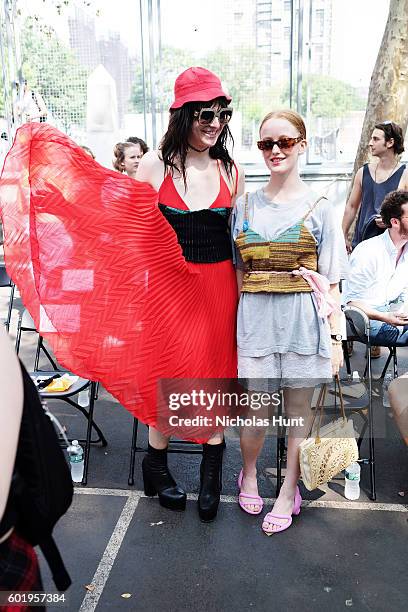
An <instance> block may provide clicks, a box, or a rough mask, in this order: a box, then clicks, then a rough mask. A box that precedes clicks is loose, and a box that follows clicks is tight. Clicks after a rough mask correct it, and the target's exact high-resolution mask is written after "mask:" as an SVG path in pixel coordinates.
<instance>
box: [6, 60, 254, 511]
mask: <svg viewBox="0 0 408 612" xmlns="http://www.w3.org/2000/svg"><path fill="white" fill-rule="evenodd" d="M174 89H175V99H174V102H173V104H172V106H171V109H170V122H169V127H168V130H167V132H166V134H165V135H164V137H163V140H162V142H161V145H160V149H159V151H158V152H151V153H148V154H147V155H145V156H144V157H143V159H142V162H141V164H140V166H139V171H138V175H137V179H138V180H134V179H131V178H129V177H127V176H125V175H122V174H119V173H117V172H115V171H113V170H108V169H107V168H104V167H102V166H100V165H99V164H98V163H97V162H96V161H94V160H93V159H92V158H91V157H90V156H89V155H87V154H86V153H85V152H84V151H83V150H82V149H81V148H80V147H79V146H78V145H76V144H75V143H74V142H73V141H72V140H71V139H70V138H69V137H68V136H66V135H65V134H62V133H61V132H59V131H58V130H57V129H55V128H54V127H52V126H50V125H48V124H46V123H29V124H25V125H24V126H22V127H21V128H20V129H19V130H18V131H17V134H16V139H15V142H14V144H13V147H12V148H11V150H10V152H9V154H8V156H7V159H6V161H5V165H4V169H3V173H2V177H1V180H0V203H1V209H2V210H1V212H2V221H3V228H4V252H5V261H6V265H7V270H8V273H9V275H10V276H11V278H12V279H13V281H14V282H15V283H16V284H17V286H18V287H19V290H20V292H21V295H22V299H23V301H24V305H25V306H26V307H27V308H28V310H29V312H30V314H31V316H32V317H33V320H34V322H35V325H36V328H37V329H38V331H39V332H40V333H41V335H42V336H43V337H44V339H45V340H46V341H47V342H48V343H49V344H50V345H51V347H52V349H53V351H54V353H55V355H56V357H57V359H58V361H59V363H61V365H63V366H64V367H66V368H67V369H68V370H71V371H72V372H74V373H75V374H77V375H80V376H83V377H85V378H88V379H91V380H95V381H100V382H101V383H102V384H103V386H104V387H105V388H106V389H107V390H108V391H109V392H110V393H111V394H112V395H113V396H114V397H115V398H116V399H118V401H119V402H120V403H121V404H122V405H123V406H124V407H125V408H127V409H128V410H129V411H130V412H131V413H132V414H133V415H134V416H135V417H136V418H138V419H140V420H141V421H142V422H143V423H146V424H148V425H149V427H150V429H149V439H150V445H149V450H148V454H147V457H146V458H145V460H144V462H143V477H144V486H145V491H146V493H147V494H148V495H155V494H158V495H159V500H160V503H161V504H162V505H163V506H165V507H167V508H170V509H174V510H183V509H184V508H185V504H186V494H185V492H184V491H183V489H181V488H180V487H178V486H177V485H176V483H175V481H174V479H173V478H172V476H171V474H170V472H169V470H168V468H167V450H166V449H167V443H168V440H169V437H170V436H171V435H176V436H177V437H178V438H184V439H186V440H193V441H196V442H200V443H204V446H203V449H204V452H203V461H202V465H201V472H200V473H201V487H200V496H199V513H200V517H201V518H202V520H212V519H213V518H215V516H216V513H217V510H218V504H219V497H220V489H221V461H222V449H223V443H222V442H223V441H222V433H219V431H220V430H221V429H222V428H221V427H218V428H216V427H212V426H211V424H208V423H206V422H205V421H202V422H199V423H198V422H196V421H195V422H194V423H190V424H189V423H188V422H187V421H185V422H184V423H183V424H180V423H174V422H173V421H171V418H170V417H171V416H173V415H174V416H177V411H175V410H174V398H175V395H174V393H173V394H172V401H173V406H172V407H170V405H169V401H166V397H167V399H169V397H170V395H169V389H170V390H171V391H174V392H175V393H176V392H177V393H178V395H180V387H181V384H182V381H181V379H184V380H185V379H187V382H186V384H185V388H186V389H187V390H188V391H191V392H192V391H195V390H196V389H197V388H199V383H198V382H197V386H194V384H193V382H192V381H194V380H195V381H197V379H221V378H235V377H236V372H237V364H236V337H235V320H236V308H237V297H238V292H237V285H236V277H235V273H234V268H233V264H232V254H231V250H232V249H231V243H230V237H229V216H230V212H231V207H232V205H233V202H234V198H235V196H236V195H237V192H238V194H239V193H240V192H242V191H243V180H244V179H243V174H242V172H241V171H239V170H238V169H237V167H236V166H235V164H234V162H233V160H232V159H231V157H230V154H229V153H228V150H227V143H228V140H229V138H230V132H229V129H228V121H229V119H230V117H231V113H232V109H231V107H230V106H229V103H230V101H231V98H230V96H229V95H228V94H227V93H226V92H225V90H224V89H223V87H222V85H221V82H220V80H219V78H218V77H217V76H216V75H215V74H213V73H212V72H210V71H209V70H205V69H204V68H189V69H188V70H186V71H184V72H183V73H182V74H181V75H180V76H179V77H178V78H177V80H176V83H175V88H174ZM178 381H180V382H178ZM201 384H203V380H201ZM208 384H209V385H210V384H211V381H209V383H208ZM213 384H214V383H213ZM166 391H167V395H166ZM177 393H176V395H177ZM183 410H185V411H186V414H185V415H184V416H192V415H196V416H197V417H200V416H206V415H209V416H211V412H208V411H207V410H206V408H205V407H203V406H201V407H200V406H197V405H196V404H195V405H191V406H189V407H187V408H186V407H185V402H183V405H182V406H181V408H180V410H179V411H178V413H179V414H181V413H182V411H183ZM190 420H191V419H190ZM198 421H199V419H198ZM197 423H198V424H197ZM207 443H208V444H207Z"/></svg>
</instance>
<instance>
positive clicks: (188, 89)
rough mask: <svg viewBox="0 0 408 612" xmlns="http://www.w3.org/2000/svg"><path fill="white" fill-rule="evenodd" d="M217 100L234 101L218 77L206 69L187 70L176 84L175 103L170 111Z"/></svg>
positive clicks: (180, 75) (178, 78)
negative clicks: (195, 103) (185, 105)
mask: <svg viewBox="0 0 408 612" xmlns="http://www.w3.org/2000/svg"><path fill="white" fill-rule="evenodd" d="M215 98H226V99H227V100H228V102H231V100H232V98H231V96H229V95H228V94H227V93H226V92H225V91H224V90H223V88H222V85H221V81H220V79H219V78H218V77H217V75H216V74H214V73H213V72H211V71H210V70H206V69H205V68H200V67H196V68H187V70H185V71H184V72H182V73H181V74H179V76H178V77H177V79H176V82H175V83H174V102H173V104H172V105H171V106H170V109H173V108H180V107H181V106H183V104H185V103H186V102H208V101H209V100H214V99H215Z"/></svg>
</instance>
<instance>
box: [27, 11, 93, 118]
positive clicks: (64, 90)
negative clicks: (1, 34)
mask: <svg viewBox="0 0 408 612" xmlns="http://www.w3.org/2000/svg"><path fill="white" fill-rule="evenodd" d="M20 40H21V55H22V64H23V74H24V77H25V78H26V79H27V81H28V83H29V86H30V87H31V88H32V89H34V90H37V91H39V92H40V93H41V94H42V96H43V97H44V100H45V103H46V105H47V108H48V110H49V111H50V112H51V114H52V116H53V117H54V118H55V119H56V120H57V121H59V122H61V124H62V125H63V127H64V129H69V127H70V126H71V125H73V124H74V125H82V124H83V123H84V119H85V112H86V81H87V76H88V71H87V69H85V68H84V67H83V66H81V65H80V64H79V62H78V60H77V59H76V57H75V55H74V53H73V52H72V51H71V50H70V49H69V48H68V47H66V46H65V45H64V44H63V43H62V42H61V41H60V40H58V38H57V37H56V36H55V34H54V32H53V31H52V30H50V29H49V28H46V27H44V26H42V25H41V23H39V20H38V18H31V17H29V18H27V19H26V21H25V23H24V26H23V28H22V32H21V37H20Z"/></svg>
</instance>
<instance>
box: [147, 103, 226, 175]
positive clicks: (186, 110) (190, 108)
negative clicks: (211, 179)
mask: <svg viewBox="0 0 408 612" xmlns="http://www.w3.org/2000/svg"><path fill="white" fill-rule="evenodd" d="M215 104H218V105H219V106H220V107H221V108H227V107H228V101H227V99H226V98H216V99H214V100H210V101H209V102H186V104H183V106H181V107H180V108H176V109H174V110H171V111H170V120H169V127H168V128H167V132H166V133H165V135H164V136H163V138H162V141H161V143H160V147H159V148H160V152H161V156H162V159H163V162H164V174H165V175H166V174H167V173H168V172H171V173H172V174H173V172H174V170H177V171H178V172H180V174H181V175H182V177H183V180H184V185H185V186H186V187H187V181H186V165H185V164H186V157H187V151H188V148H189V146H188V139H189V136H190V132H191V126H192V125H193V121H194V113H195V112H196V111H200V110H201V109H202V108H209V107H210V106H213V105H215ZM230 141H231V142H232V145H234V139H233V137H232V134H231V132H230V129H229V127H228V124H227V125H225V126H224V129H223V130H222V132H221V134H220V135H219V136H218V139H217V142H216V143H215V145H214V146H213V147H210V150H209V155H210V157H211V158H212V159H220V160H221V161H222V163H223V166H224V168H225V171H226V173H227V175H228V176H229V177H232V167H233V165H234V163H233V161H232V158H231V156H230V154H229V152H228V149H227V144H229V142H230Z"/></svg>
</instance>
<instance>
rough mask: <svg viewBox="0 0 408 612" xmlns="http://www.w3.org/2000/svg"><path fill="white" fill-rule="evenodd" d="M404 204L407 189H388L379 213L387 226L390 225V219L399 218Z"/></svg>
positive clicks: (407, 197)
mask: <svg viewBox="0 0 408 612" xmlns="http://www.w3.org/2000/svg"><path fill="white" fill-rule="evenodd" d="M404 204H408V191H390V193H388V194H387V195H386V196H385V198H384V200H383V203H382V204H381V210H380V213H381V218H382V220H383V221H384V223H385V225H386V226H387V227H391V219H401V216H402V206H403V205H404Z"/></svg>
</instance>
